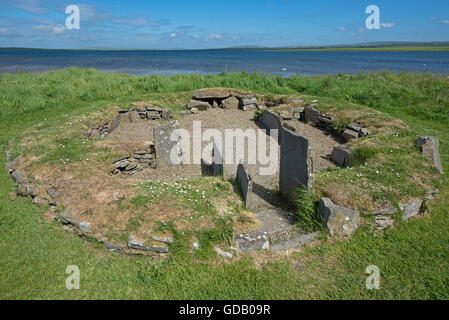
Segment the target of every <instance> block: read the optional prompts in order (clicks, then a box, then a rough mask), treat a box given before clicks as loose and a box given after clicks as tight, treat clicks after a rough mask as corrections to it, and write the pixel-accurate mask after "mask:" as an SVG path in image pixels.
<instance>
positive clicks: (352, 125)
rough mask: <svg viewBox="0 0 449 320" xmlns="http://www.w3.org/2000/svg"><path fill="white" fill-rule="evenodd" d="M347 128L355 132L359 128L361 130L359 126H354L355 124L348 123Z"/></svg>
mask: <svg viewBox="0 0 449 320" xmlns="http://www.w3.org/2000/svg"><path fill="white" fill-rule="evenodd" d="M347 128H348V129H349V130H352V131H355V132H359V131H360V130H362V128H360V127H359V126H356V125H355V124H352V123H351V124H349V125H348V127H347Z"/></svg>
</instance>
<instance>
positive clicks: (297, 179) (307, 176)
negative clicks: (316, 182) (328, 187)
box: [279, 128, 313, 199]
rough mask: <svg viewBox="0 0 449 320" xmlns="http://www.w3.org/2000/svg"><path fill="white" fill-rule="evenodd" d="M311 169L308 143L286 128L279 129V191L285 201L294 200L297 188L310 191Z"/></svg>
mask: <svg viewBox="0 0 449 320" xmlns="http://www.w3.org/2000/svg"><path fill="white" fill-rule="evenodd" d="M312 186H313V168H312V159H311V156H310V142H309V140H308V139H306V138H304V137H302V136H300V135H297V134H295V133H293V132H291V131H290V130H288V129H286V128H282V129H281V158H280V172H279V189H280V191H281V194H282V195H283V196H284V197H286V198H287V199H294V193H295V190H296V189H297V188H300V187H302V188H307V189H311V188H312Z"/></svg>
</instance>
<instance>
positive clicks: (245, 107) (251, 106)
mask: <svg viewBox="0 0 449 320" xmlns="http://www.w3.org/2000/svg"><path fill="white" fill-rule="evenodd" d="M239 108H240V109H241V110H243V111H252V110H255V109H256V108H257V105H256V104H247V105H243V106H240V107H239Z"/></svg>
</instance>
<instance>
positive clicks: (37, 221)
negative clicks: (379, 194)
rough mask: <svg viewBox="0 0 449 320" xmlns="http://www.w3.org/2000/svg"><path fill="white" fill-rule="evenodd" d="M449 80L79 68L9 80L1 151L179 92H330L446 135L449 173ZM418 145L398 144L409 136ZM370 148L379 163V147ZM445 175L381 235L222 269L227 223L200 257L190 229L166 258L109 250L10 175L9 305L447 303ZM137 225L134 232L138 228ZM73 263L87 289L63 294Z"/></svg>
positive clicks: (6, 217)
mask: <svg viewBox="0 0 449 320" xmlns="http://www.w3.org/2000/svg"><path fill="white" fill-rule="evenodd" d="M447 77H448V75H431V74H410V73H401V74H392V73H387V72H381V73H373V74H361V75H339V76H330V75H329V76H322V77H300V76H293V77H290V78H282V77H277V76H267V75H261V74H247V73H238V74H235V73H232V74H225V73H223V74H220V75H209V76H199V75H177V76H173V77H163V76H147V77H131V76H125V75H119V74H107V73H100V72H96V71H93V70H85V69H74V68H72V69H67V70H62V71H58V72H50V73H45V74H25V73H21V74H16V75H12V74H2V75H0V108H1V109H0V145H2V146H5V145H6V144H7V143H8V142H9V141H19V140H20V138H21V137H22V136H23V135H24V134H25V135H26V132H28V130H29V128H40V129H41V130H50V129H51V128H54V127H56V126H60V125H63V124H65V123H67V121H69V120H70V119H71V118H72V117H76V116H79V115H81V114H83V113H86V114H87V113H90V112H94V111H101V110H104V109H106V108H107V107H108V106H110V105H113V104H115V105H119V104H121V103H123V104H126V103H129V102H131V101H139V100H144V99H147V98H151V99H171V98H170V97H171V95H172V94H173V93H180V94H185V93H184V92H185V91H189V90H193V89H197V88H202V87H218V86H221V87H234V88H237V89H246V90H253V91H254V92H256V93H264V94H265V93H270V94H273V95H274V94H304V95H308V96H309V97H308V98H312V97H317V98H318V99H320V100H321V97H329V98H332V99H333V100H332V101H334V102H335V103H338V104H341V105H345V104H349V103H358V104H363V105H367V106H369V107H371V108H374V109H377V110H380V111H383V112H386V113H389V114H390V115H392V116H394V117H397V118H400V119H402V120H404V121H405V122H406V123H407V124H408V125H410V126H411V127H412V128H413V130H414V131H413V134H419V135H422V134H426V135H428V134H432V135H436V136H437V137H438V138H439V139H440V142H441V146H440V154H441V156H442V160H443V164H444V169H445V172H449V165H448V164H449V82H448V80H447ZM185 95H186V97H188V96H189V94H188V93H187V94H185ZM323 99H325V98H323ZM167 105H173V106H175V105H176V104H175V103H173V104H172V103H170V102H167ZM49 135H51V130H50V131H49ZM411 138H412V136H410V137H407V136H405V137H398V139H404V141H406V140H407V139H409V140H410V139H411ZM61 139H62V137H61ZM401 141H402V140H401ZM64 142H65V143H70V141H64ZM50 151H51V150H50ZM46 152H47V151H46ZM69 152H70V151H69ZM82 152H83V151H82V149H81V150H78V151H76V153H75V154H68V157H67V158H69V159H70V158H74V159H75V160H76V159H77V158H76V155H77V154H82ZM360 152H361V154H363V155H364V156H365V157H366V161H370V160H369V159H372V158H373V157H375V156H376V155H377V154H378V153H379V150H361V151H360ZM401 152H402V151H401V150H399V151H398V154H397V155H396V156H395V157H392V158H391V163H390V165H391V167H392V168H394V167H395V166H398V165H400V163H399V162H400V161H401V157H402V156H403V154H402V153H401ZM50 154H51V153H50ZM58 157H59V153H58V154H56V153H55V154H54V155H53V156H51V157H50V158H49V159H48V160H49V161H50V160H52V159H53V160H56V161H57V160H58ZM388 161H390V160H388ZM360 166H361V165H360ZM360 166H358V167H357V166H356V168H355V169H353V171H354V174H355V175H356V174H357V170H362V168H361V167H360ZM0 167H2V168H4V167H5V157H4V156H3V157H1V158H0ZM384 169H385V172H383V171H382V174H381V175H380V176H378V175H377V173H376V171H380V170H379V168H372V169H370V170H371V171H369V172H368V173H367V174H370V175H372V178H375V177H377V176H378V179H380V180H379V182H382V183H383V182H385V183H386V184H388V185H391V186H394V180H389V176H388V170H387V169H391V168H390V167H388V168H384ZM416 169H417V170H419V168H416ZM380 172H381V171H380ZM331 174H333V173H332V172H331ZM351 174H352V173H351ZM446 177H447V175H446V174H445V175H444V179H443V182H442V184H441V186H440V193H439V195H438V198H437V201H436V202H435V203H434V206H433V207H431V209H430V211H429V212H428V214H427V215H426V216H425V217H423V218H420V219H415V220H412V221H409V222H406V223H403V224H401V225H400V226H399V227H397V228H395V229H391V230H387V231H385V232H384V233H383V234H380V235H377V236H375V235H373V234H372V233H371V232H369V230H365V229H359V230H358V231H357V233H356V234H355V235H354V236H353V237H352V238H351V239H349V240H347V241H344V242H337V243H332V242H330V241H326V240H325V239H324V240H323V241H322V242H321V243H320V244H319V245H317V246H314V247H309V248H306V249H304V250H303V251H301V252H300V253H295V254H293V255H290V256H289V257H288V258H287V257H284V258H281V259H272V258H271V257H266V259H262V258H261V259H262V260H263V264H262V266H261V267H260V268H256V267H255V265H254V262H253V260H252V258H251V256H249V255H242V256H241V257H240V258H239V259H238V261H234V262H232V263H221V259H219V258H217V257H215V256H214V255H212V254H210V253H209V254H207V252H210V249H211V248H210V246H209V247H208V245H207V243H214V241H221V240H223V239H224V238H226V234H225V235H223V233H222V232H223V230H228V225H227V222H226V221H221V222H217V224H216V225H217V228H216V229H210V230H208V231H207V232H205V234H200V235H198V237H199V238H200V240H202V241H203V242H204V243H205V245H204V247H205V248H206V249H204V250H205V251H203V254H200V253H199V255H198V256H197V255H191V254H190V253H189V250H188V248H187V247H186V244H185V243H184V242H183V240H182V239H183V235H182V234H175V244H173V245H172V247H171V251H172V252H173V254H171V255H170V256H169V257H168V259H167V261H165V262H163V263H157V264H154V262H153V261H152V260H151V258H145V257H140V258H139V257H127V256H123V255H119V254H114V253H110V252H107V251H105V250H104V249H103V247H102V246H101V245H100V244H98V243H97V242H95V241H87V240H86V239H81V238H79V237H78V236H76V235H74V234H72V233H67V232H65V231H63V230H62V227H61V226H60V225H58V224H56V223H54V222H52V223H47V222H45V220H44V218H43V213H44V211H45V210H44V209H39V208H37V207H36V206H34V205H32V204H31V202H30V201H29V200H28V199H24V198H16V197H15V196H12V194H13V193H14V192H15V188H16V187H15V185H14V183H13V182H12V181H11V180H10V178H9V175H8V174H7V172H6V170H0V298H1V299H18V298H24V299H36V298H43V299H51V298H55V299H80V298H88V299H94V298H102V299H104V298H112V299H124V298H131V299H308V298H312V299H317V298H324V299H349V298H355V299H448V298H449V272H447V270H448V261H449V229H448V228H447V226H448V222H449V215H448V211H447V208H448V207H449V184H448V182H447V178H446ZM399 191H400V192H406V193H407V194H408V193H409V192H415V191H413V190H412V191H409V190H405V191H401V190H399ZM416 192H418V191H416ZM143 193H145V192H143ZM146 199H147V200H148V199H149V198H146ZM136 223H138V221H137V222H136ZM220 224H222V225H220ZM136 226H137V225H130V229H133V228H136ZM298 259H300V260H301V263H302V264H304V265H305V268H304V269H303V270H302V271H300V272H297V271H295V265H294V264H295V263H296V262H297V261H298ZM372 264H375V265H377V266H378V267H379V268H380V272H381V289H380V290H374V291H371V290H367V289H366V288H365V280H366V277H367V276H366V275H365V269H366V267H367V266H369V265H372ZM68 265H77V266H79V268H80V271H81V290H72V291H69V290H67V289H66V288H65V279H66V277H67V275H66V274H65V270H66V267H67V266H68Z"/></svg>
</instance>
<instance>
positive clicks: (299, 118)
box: [293, 112, 301, 120]
mask: <svg viewBox="0 0 449 320" xmlns="http://www.w3.org/2000/svg"><path fill="white" fill-rule="evenodd" d="M293 119H296V120H301V112H293Z"/></svg>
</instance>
